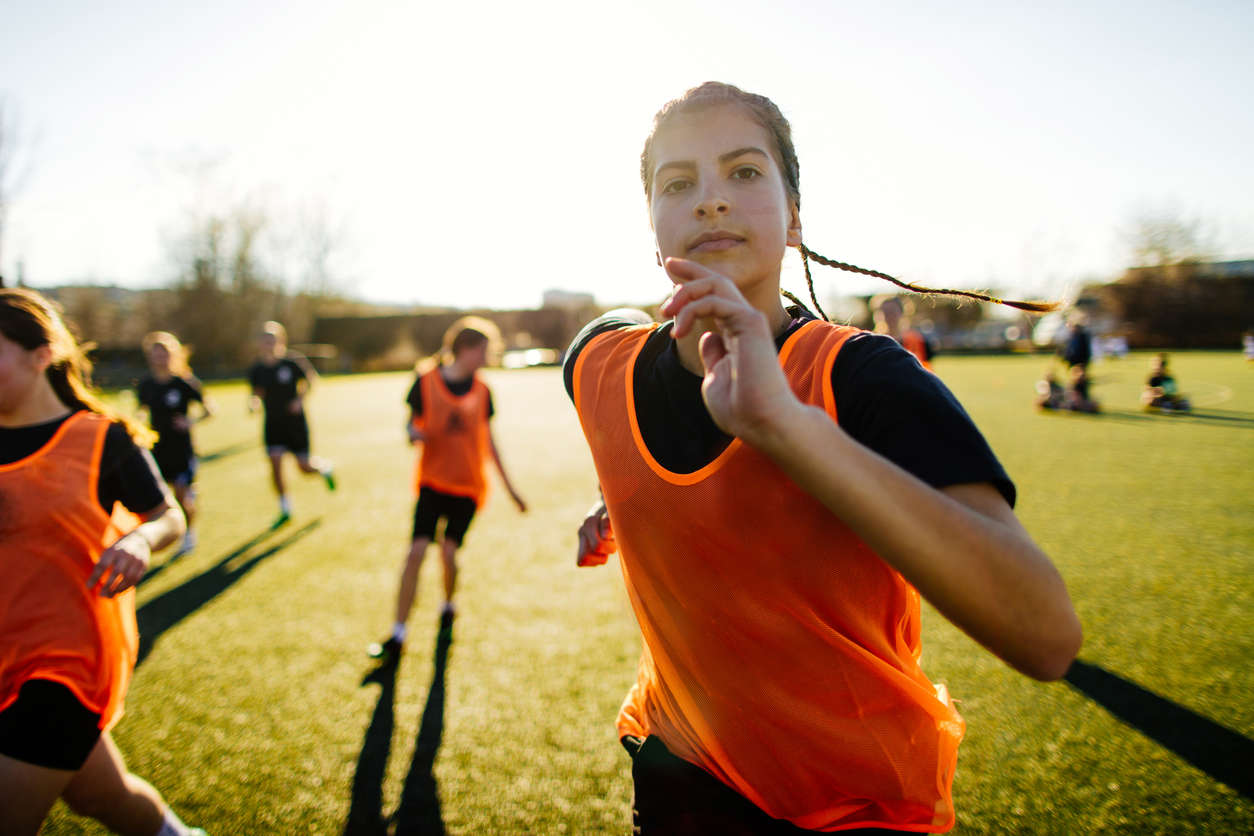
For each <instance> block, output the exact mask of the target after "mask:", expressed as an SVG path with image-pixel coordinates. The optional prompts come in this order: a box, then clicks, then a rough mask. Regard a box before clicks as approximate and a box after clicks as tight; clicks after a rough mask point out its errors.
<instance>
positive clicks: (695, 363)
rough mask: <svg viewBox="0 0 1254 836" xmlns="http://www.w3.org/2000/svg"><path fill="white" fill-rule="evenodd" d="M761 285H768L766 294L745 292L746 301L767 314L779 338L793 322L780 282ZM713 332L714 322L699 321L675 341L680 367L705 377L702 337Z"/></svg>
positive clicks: (772, 328) (773, 331)
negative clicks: (784, 301)
mask: <svg viewBox="0 0 1254 836" xmlns="http://www.w3.org/2000/svg"><path fill="white" fill-rule="evenodd" d="M761 284H763V285H768V287H766V288H765V292H757V293H754V292H753V289H750V290H748V291H744V295H745V299H747V300H748V302H749V304H751V305H753V307H754V308H756V309H757V310H759V311H761V312H762V313H764V314H766V320H767V322H768V323H769V324H770V327H771V334H773V335H774V336H779V334H780V332H781V331H783V330H784V328H786V327H787V326H788V323H789V322H790V321H791V319H790V317H789V316H788V312H787V311H785V310H784V303H783V302H782V301H781V297H780V295H779V282H778V281H775V282H774V283H772V282H762V283H761ZM713 330H715V327H714V323H713V321H711V320H708V319H698V320H697V321H696V324H695V325H694V327H693V328H692V330H690V331H689V332H688V333H687V334H686V335H685V336H683V337H681V338H680V339H678V340H676V341H675V343H676V345H675V349H676V350H677V351H678V352H679V363H680V365H682V366H683V367H684V368H685V369H687V370H688V371H690V372H692V373H693V374H698V375H702V376H704V375H705V365H704V364H703V363H702V362H701V348H700V345H701V335H702V334H704V333H706V332H707V331H713Z"/></svg>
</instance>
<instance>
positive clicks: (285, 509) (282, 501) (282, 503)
mask: <svg viewBox="0 0 1254 836" xmlns="http://www.w3.org/2000/svg"><path fill="white" fill-rule="evenodd" d="M279 511H281V512H282V513H284V514H290V513H292V503H291V502H290V501H289V500H288V498H287V494H283V496H280V497H279Z"/></svg>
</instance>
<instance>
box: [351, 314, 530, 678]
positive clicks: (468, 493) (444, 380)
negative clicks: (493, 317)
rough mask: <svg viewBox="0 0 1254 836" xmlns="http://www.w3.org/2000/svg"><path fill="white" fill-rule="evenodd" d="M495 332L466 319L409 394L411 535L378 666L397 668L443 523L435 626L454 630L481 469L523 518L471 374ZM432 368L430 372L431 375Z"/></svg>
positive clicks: (375, 651) (482, 388) (482, 393)
mask: <svg viewBox="0 0 1254 836" xmlns="http://www.w3.org/2000/svg"><path fill="white" fill-rule="evenodd" d="M500 339H501V337H500V332H499V331H498V330H497V328H496V326H495V325H493V324H492V323H491V322H489V321H487V320H486V319H481V318H479V317H475V316H468V317H463V318H461V319H459V320H457V321H456V322H454V323H453V324H452V326H450V327H449V329H448V331H446V332H445V334H444V347H443V349H442V350H441V353H440V360H439V363H438V364H437V363H433V362H430V361H428V362H426V363H423V364H420V368H419V374H418V377H417V379H416V380H415V381H414V385H413V386H412V387H410V390H409V395H408V396H407V397H406V399H405V400H406V402H407V403H408V404H409V409H410V418H409V422H408V423H407V424H406V432H407V434H408V436H409V442H410V443H411V444H421V445H422V450H421V453H420V454H419V459H418V472H417V476H416V479H415V490H416V491H417V493H418V502H417V504H416V505H415V506H414V528H413V535H412V539H411V541H410V545H409V553H408V554H407V555H406V557H405V565H404V566H403V567H402V569H401V578H400V588H399V589H398V590H397V593H396V621H395V623H394V624H393V625H392V635H391V636H389V637H388V638H387V639H386V640H385V641H383V642H381V643H378V644H372V645H370V648H369V653H370V655H371V656H373V657H374V658H376V659H385V660H388V661H394V660H396V659H397V658H398V657H399V654H400V651H401V648H402V646H403V645H404V643H405V633H406V629H405V622H406V620H408V618H409V611H410V609H412V608H413V605H414V597H415V595H416V594H417V592H418V571H419V570H420V569H421V568H422V561H423V558H424V557H426V554H427V547H428V546H429V545H431V543H432V542H433V541H434V540H435V537H436V526H437V525H438V523H439V522H440V520H441V519H443V520H444V532H443V536H442V538H441V542H440V557H441V558H442V559H443V564H444V606H443V607H442V609H441V610H440V626H441V629H443V630H449V629H451V627H452V623H453V616H454V613H455V608H454V606H453V591H454V589H455V588H456V586H457V550H458V549H459V548H461V545H462V542H463V541H464V540H465V537H466V531H467V530H468V529H469V528H470V523H471V520H473V519H474V516H475V512H476V511H477V510H478V509H479V508H480V507H481V506H482V505H483V501H484V499H485V498H486V497H487V491H488V480H487V473H486V472H485V471H486V466H487V461H488V459H489V458H491V459H492V463H493V464H494V465H495V466H496V471H497V473H499V474H500V475H501V481H502V482H503V483H504V484H505V489H506V490H507V491H509V495H510V498H511V499H513V500H514V504H515V505H517V506H518V510H519V511H526V510H527V504H526V503H525V502H523V499H522V497H521V496H519V495H518V491H516V490H514V485H513V483H512V482H510V479H509V476H508V475H507V474H506V472H505V466H504V465H503V464H502V463H501V455H500V453H499V452H498V450H497V446H496V441H495V440H494V439H493V438H492V430H491V427H490V426H489V421H490V419H491V418H492V415H493V412H494V410H493V408H492V394H491V392H489V391H488V387H487V385H486V384H485V383H484V382H483V381H482V380H480V379H479V377H478V375H477V374H476V372H478V371H479V369H481V368H483V367H484V365H485V364H486V363H487V359H488V351H489V348H490V347H491V346H493V345H495V344H499V343H500ZM429 366H434V368H429V369H427V367H429Z"/></svg>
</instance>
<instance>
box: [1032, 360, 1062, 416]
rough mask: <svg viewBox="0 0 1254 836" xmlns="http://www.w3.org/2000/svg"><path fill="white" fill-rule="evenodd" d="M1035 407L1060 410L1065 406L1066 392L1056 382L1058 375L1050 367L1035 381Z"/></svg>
mask: <svg viewBox="0 0 1254 836" xmlns="http://www.w3.org/2000/svg"><path fill="white" fill-rule="evenodd" d="M1036 406H1037V408H1038V409H1062V408H1063V407H1064V406H1066V392H1065V390H1064V389H1063V388H1062V384H1061V383H1059V382H1058V374H1057V372H1055V371H1054V367H1053V366H1052V365H1051V366H1049V367H1047V368H1046V369H1045V375H1044V376H1043V377H1042V378H1041V379H1040V380H1038V381H1036Z"/></svg>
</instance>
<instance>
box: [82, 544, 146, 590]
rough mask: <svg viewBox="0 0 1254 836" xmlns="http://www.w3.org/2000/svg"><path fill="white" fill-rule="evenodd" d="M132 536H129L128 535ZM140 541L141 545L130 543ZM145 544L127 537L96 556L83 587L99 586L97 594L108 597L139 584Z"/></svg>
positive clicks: (144, 555)
mask: <svg viewBox="0 0 1254 836" xmlns="http://www.w3.org/2000/svg"><path fill="white" fill-rule="evenodd" d="M132 534H133V533H132ZM135 540H140V541H142V542H143V545H142V546H141V545H139V544H138V543H136V542H134V541H135ZM141 551H142V552H147V541H146V540H144V539H143V538H142V537H138V536H132V535H131V534H128V535H126V536H124V537H122V539H120V540H118V541H117V542H116V543H114V544H113V545H112V546H110V547H109V548H107V549H105V550H104V551H103V552H102V553H101V554H100V559H99V560H97V561H96V565H95V567H94V568H93V569H92V572H91V575H89V576H88V578H87V588H88V589H95V588H96V586H97V584H98V585H99V587H100V590H99V591H100V595H101V596H102V597H105V598H112V597H113V596H115V595H117V594H118V593H120V592H125V591H126V590H128V589H130V588H131V587H133V586H134V585H135V584H137V583H139V579H140V578H142V577H143V576H144V573H145V572H146V571H148V557H147V555H146V554H140V553H139V552H141Z"/></svg>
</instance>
